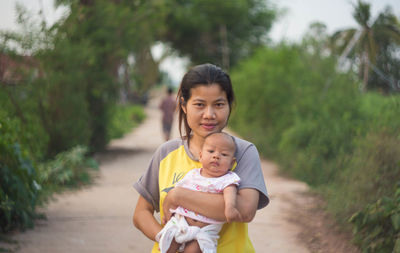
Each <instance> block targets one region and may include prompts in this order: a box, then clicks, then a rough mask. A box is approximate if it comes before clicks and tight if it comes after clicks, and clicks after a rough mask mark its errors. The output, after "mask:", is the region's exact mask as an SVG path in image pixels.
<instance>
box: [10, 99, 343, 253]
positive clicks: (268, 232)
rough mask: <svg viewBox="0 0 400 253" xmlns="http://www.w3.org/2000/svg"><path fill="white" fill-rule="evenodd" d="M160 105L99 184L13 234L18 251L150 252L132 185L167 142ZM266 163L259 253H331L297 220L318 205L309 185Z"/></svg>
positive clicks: (107, 156) (106, 160)
mask: <svg viewBox="0 0 400 253" xmlns="http://www.w3.org/2000/svg"><path fill="white" fill-rule="evenodd" d="M157 103H158V101H157V100H152V101H151V103H150V104H149V106H148V108H147V109H146V111H147V113H148V117H147V120H146V121H145V122H144V123H143V124H142V125H141V126H140V127H138V128H137V129H136V130H135V131H133V132H132V133H130V134H128V135H127V136H125V137H124V138H123V139H119V140H114V141H113V142H112V143H111V144H110V146H109V149H108V151H107V152H106V153H104V154H102V155H101V156H100V157H99V159H100V162H101V166H100V175H99V178H98V179H97V180H96V183H95V184H94V185H91V186H89V187H87V188H85V189H82V190H79V191H76V192H66V193H63V194H61V195H58V196H56V200H55V201H52V202H51V203H50V204H49V205H48V207H47V208H46V210H45V213H46V215H47V220H45V221H40V222H38V224H37V225H36V228H35V229H34V230H30V231H27V232H25V233H20V234H16V235H15V236H13V239H15V240H17V241H19V245H18V249H17V251H16V252H19V253H39V252H40V253H67V252H68V253H70V252H79V253H85V252H96V253H99V252H105V253H106V252H107V253H112V252H118V253H124V252H150V248H151V246H152V242H151V241H150V240H148V239H147V238H146V237H145V236H144V235H142V234H141V232H139V231H138V230H136V229H135V228H134V227H133V225H132V221H131V220H132V213H133V210H134V206H135V203H136V200H137V198H138V195H137V193H136V191H135V190H134V189H133V187H132V183H133V182H135V181H136V180H138V179H139V177H140V175H141V174H142V173H143V171H144V170H145V169H146V166H147V164H148V162H149V160H150V158H151V155H152V153H153V152H154V150H155V148H156V147H157V146H158V145H160V144H161V143H162V141H163V140H162V137H161V130H160V129H161V127H160V120H159V119H160V114H159V112H158V110H157ZM174 129H177V127H176V125H175V126H174ZM173 136H174V137H177V136H178V132H177V131H175V132H174V133H173ZM262 165H263V171H264V176H265V178H266V183H267V187H268V191H269V193H270V196H271V203H270V205H269V206H268V207H267V208H264V209H262V210H260V211H258V212H257V215H256V218H255V219H254V221H253V222H252V223H250V225H249V233H250V237H251V239H252V241H253V244H254V246H255V248H256V252H279V253H285V252H296V253H302V252H331V251H329V250H324V249H322V248H321V247H320V246H317V249H313V250H310V243H309V242H308V241H307V240H309V238H314V240H317V241H318V238H317V239H315V238H316V237H315V236H314V237H310V236H309V235H310V232H306V233H305V232H304V229H303V228H304V227H305V226H304V224H300V223H299V222H296V218H295V217H296V216H295V215H296V214H295V212H293V211H294V208H296V209H298V208H299V207H304V206H307V207H310V206H313V199H312V198H310V197H309V196H307V195H306V192H307V190H308V188H307V186H306V185H305V184H304V183H301V182H298V181H293V180H288V179H285V178H282V177H280V176H278V175H277V168H276V166H274V164H271V163H269V162H267V161H263V162H262ZM304 210H306V209H304V208H303V211H304ZM305 213H307V212H305ZM312 222H313V223H319V222H320V221H319V220H316V221H312ZM308 229H309V228H308ZM312 229H315V228H312ZM317 232H318V231H317ZM307 236H308V237H307ZM318 245H320V244H318ZM318 247H319V248H318ZM336 250H337V248H336ZM332 252H349V251H332Z"/></svg>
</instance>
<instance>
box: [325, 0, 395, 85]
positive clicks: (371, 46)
mask: <svg viewBox="0 0 400 253" xmlns="http://www.w3.org/2000/svg"><path fill="white" fill-rule="evenodd" d="M353 7H354V11H353V17H354V19H355V20H356V21H357V23H358V24H359V28H350V29H345V30H339V31H337V32H335V33H334V34H333V35H332V38H331V39H332V45H333V50H334V52H335V51H336V52H338V53H341V57H340V58H341V59H343V58H351V59H353V60H355V61H356V62H357V63H358V70H359V76H360V79H362V80H363V82H362V84H363V85H362V91H366V89H367V85H368V79H369V72H370V69H371V66H375V65H374V64H375V63H376V59H377V56H378V55H379V53H380V50H382V43H381V42H383V41H388V40H389V41H392V42H394V43H396V44H397V45H399V44H400V29H399V25H398V21H397V18H396V17H395V16H394V15H393V14H391V12H390V11H386V12H384V13H381V14H379V16H378V18H377V19H375V20H373V19H372V16H371V11H370V7H371V6H370V4H369V3H365V2H363V1H361V0H358V1H357V4H353ZM386 46H387V45H386Z"/></svg>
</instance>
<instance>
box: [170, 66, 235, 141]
mask: <svg viewBox="0 0 400 253" xmlns="http://www.w3.org/2000/svg"><path fill="white" fill-rule="evenodd" d="M213 84H217V85H219V86H220V87H221V89H222V90H223V91H224V92H225V93H226V97H227V99H228V104H229V115H230V113H231V111H232V104H233V101H234V100H235V96H234V92H233V88H232V82H231V78H230V77H229V75H228V74H227V73H226V72H224V71H223V70H222V69H221V68H220V67H217V66H215V65H213V64H210V63H206V64H201V65H197V66H194V67H192V68H191V69H190V70H189V71H188V72H187V73H186V74H185V75H184V76H183V78H182V82H181V84H180V87H179V90H178V94H177V99H178V108H179V133H180V135H181V137H183V135H182V124H183V125H184V127H185V133H186V136H187V137H189V136H190V134H191V132H192V129H191V128H190V127H189V124H188V122H187V118H186V114H185V112H184V111H183V109H182V106H186V103H187V101H188V100H189V99H190V97H191V89H192V88H195V87H197V86H201V85H205V86H210V85H213ZM228 117H229V116H228Z"/></svg>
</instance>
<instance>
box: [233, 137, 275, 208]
mask: <svg viewBox="0 0 400 253" xmlns="http://www.w3.org/2000/svg"><path fill="white" fill-rule="evenodd" d="M239 155H240V157H236V159H237V166H236V168H235V170H234V171H235V173H236V174H238V176H239V177H240V184H239V187H238V190H240V189H244V188H253V189H256V190H258V191H259V193H260V198H259V200H258V209H261V208H263V207H265V206H267V205H268V203H269V197H268V192H267V188H266V186H265V181H264V176H263V173H262V169H261V162H260V156H259V154H258V151H257V148H256V147H255V146H254V145H253V144H250V145H248V146H247V147H246V148H245V150H244V151H243V152H242V153H241V154H239Z"/></svg>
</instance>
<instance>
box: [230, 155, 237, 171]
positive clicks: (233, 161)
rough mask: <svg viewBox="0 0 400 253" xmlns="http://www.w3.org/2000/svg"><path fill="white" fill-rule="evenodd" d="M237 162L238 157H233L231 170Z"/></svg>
mask: <svg viewBox="0 0 400 253" xmlns="http://www.w3.org/2000/svg"><path fill="white" fill-rule="evenodd" d="M235 162H236V157H233V159H232V164H231V169H230V170H232V169H233V165H235Z"/></svg>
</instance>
